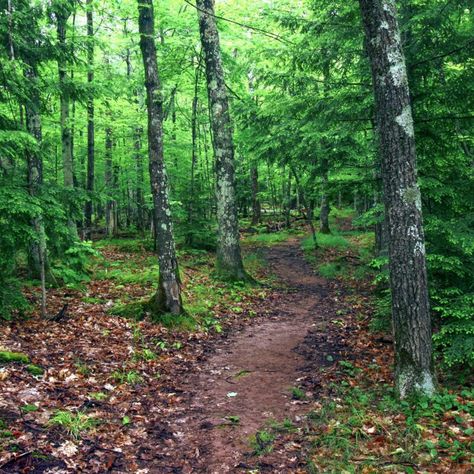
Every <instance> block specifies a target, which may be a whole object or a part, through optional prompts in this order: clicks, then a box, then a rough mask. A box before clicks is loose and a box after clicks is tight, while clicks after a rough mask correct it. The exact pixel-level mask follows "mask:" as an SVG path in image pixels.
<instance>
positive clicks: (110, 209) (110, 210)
mask: <svg viewBox="0 0 474 474" xmlns="http://www.w3.org/2000/svg"><path fill="white" fill-rule="evenodd" d="M112 147H113V141H112V129H111V128H110V127H107V128H106V130H105V188H106V192H107V194H108V195H109V196H108V198H107V202H106V204H105V227H106V234H107V237H114V236H116V235H117V220H116V218H115V214H116V207H117V203H116V201H115V199H114V197H113V195H114V193H115V191H116V189H115V179H114V175H113V161H112V155H113V153H112Z"/></svg>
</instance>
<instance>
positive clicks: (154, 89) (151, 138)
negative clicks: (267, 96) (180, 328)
mask: <svg viewBox="0 0 474 474" xmlns="http://www.w3.org/2000/svg"><path fill="white" fill-rule="evenodd" d="M138 12H139V19H138V26H139V31H140V48H141V51H142V56H143V65H144V69H145V86H146V91H147V107H148V153H149V159H150V181H151V192H152V195H153V201H154V214H155V225H156V228H155V232H156V243H157V251H158V263H159V268H160V276H159V282H158V291H157V293H156V295H155V297H154V298H153V306H152V308H153V310H154V311H155V312H158V313H159V312H170V313H172V314H180V313H182V311H183V306H182V302H181V288H180V286H181V282H180V278H179V270H178V260H177V258H176V250H175V244H174V238H173V229H172V221H171V210H170V204H169V198H168V183H167V177H166V169H165V162H164V156H163V96H162V91H161V84H160V80H159V75H158V63H157V58H156V45H155V40H154V38H155V27H154V14H153V0H138Z"/></svg>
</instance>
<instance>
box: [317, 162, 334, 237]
mask: <svg viewBox="0 0 474 474" xmlns="http://www.w3.org/2000/svg"><path fill="white" fill-rule="evenodd" d="M328 168H329V164H328V159H327V158H323V159H322V163H321V177H322V180H323V182H322V193H321V209H320V212H319V231H320V232H321V234H330V233H331V229H330V228H329V212H330V210H331V208H330V207H329V201H328V197H327V189H328V182H329V179H328Z"/></svg>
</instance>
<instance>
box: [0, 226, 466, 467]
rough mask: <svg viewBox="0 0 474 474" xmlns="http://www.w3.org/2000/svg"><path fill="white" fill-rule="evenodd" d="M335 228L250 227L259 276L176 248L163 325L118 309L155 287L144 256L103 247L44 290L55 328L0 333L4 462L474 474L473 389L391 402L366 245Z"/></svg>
mask: <svg viewBox="0 0 474 474" xmlns="http://www.w3.org/2000/svg"><path fill="white" fill-rule="evenodd" d="M339 227H340V232H338V233H337V235H335V236H331V237H327V238H323V240H322V241H321V242H320V244H321V247H320V248H319V249H318V250H317V251H315V250H314V249H312V247H311V241H309V240H308V239H306V240H303V241H302V239H301V233H299V234H298V233H297V234H291V233H288V232H281V233H278V234H269V235H266V236H260V235H257V236H250V237H248V238H247V239H246V241H245V242H244V248H245V249H246V264H247V267H248V268H249V269H250V270H251V272H252V274H253V275H254V276H255V277H256V278H257V279H258V280H259V281H261V282H263V284H262V285H259V286H243V285H235V284H234V285H231V284H225V283H222V282H219V281H217V280H215V279H214V278H213V277H212V261H211V256H210V255H209V254H208V253H206V252H188V253H186V254H182V255H181V262H182V272H183V277H184V278H183V279H184V287H185V302H186V306H187V308H188V311H189V314H188V316H185V317H181V318H178V319H174V320H172V319H171V318H166V317H165V318H163V319H161V320H160V321H158V322H157V321H155V322H152V321H150V320H149V318H147V319H145V320H143V321H135V320H133V319H131V318H130V317H128V318H127V317H121V316H133V314H134V311H136V308H137V304H136V303H137V301H140V299H142V298H145V297H147V295H149V294H150V291H151V289H152V288H153V282H154V278H155V277H156V262H155V261H154V256H153V254H152V252H150V251H149V250H148V249H147V247H146V245H145V244H143V243H142V242H140V241H112V242H107V243H100V244H99V245H98V248H99V250H100V251H101V254H102V255H103V258H100V259H97V262H96V263H95V265H94V267H93V269H92V270H93V278H92V280H91V281H90V282H89V283H88V284H87V285H85V286H84V287H77V288H76V287H73V288H70V289H68V290H64V288H62V289H59V288H58V289H55V290H52V291H50V300H49V301H50V312H51V313H53V311H54V312H57V310H58V309H59V308H61V307H62V305H63V304H64V303H65V302H67V303H68V305H69V307H68V313H67V316H66V318H65V319H64V320H61V321H59V322H46V321H44V320H41V319H40V318H38V317H37V316H36V315H32V316H31V317H30V318H29V319H28V320H26V321H20V322H17V323H12V324H10V325H9V326H3V327H2V328H1V329H0V348H3V349H2V350H9V351H14V352H21V353H23V354H25V355H27V356H28V362H27V361H26V360H25V361H23V363H20V362H17V363H7V364H3V367H1V368H0V393H1V399H0V449H1V454H0V472H5V473H17V472H18V473H41V472H45V473H48V472H49V473H69V472H71V473H73V472H85V473H107V472H110V473H140V474H145V473H150V474H152V473H183V474H187V473H193V472H195V473H210V474H211V473H219V474H220V473H225V472H230V473H232V472H236V473H238V472H242V473H259V472H262V473H263V472H269V473H304V472H310V473H319V472H363V473H372V472H406V473H415V472H459V473H468V472H472V464H471V463H472V456H473V453H472V450H473V437H472V435H473V428H474V421H473V414H474V413H473V398H474V397H473V391H472V390H469V389H466V388H462V387H454V388H452V389H451V390H450V391H447V390H444V391H443V392H442V393H441V394H440V395H439V396H437V397H436V398H435V400H431V401H428V400H417V401H410V402H398V401H397V400H396V399H395V398H394V396H393V392H392V389H391V383H392V380H391V365H392V355H391V353H392V343H391V338H390V336H388V335H387V334H386V333H384V332H377V331H374V329H373V324H372V323H373V315H374V298H373V291H374V288H373V286H372V285H371V283H370V278H369V276H368V275H367V268H366V266H365V262H366V261H367V252H366V248H367V247H368V246H369V245H370V241H369V240H370V239H368V234H365V233H363V232H353V231H352V230H351V229H350V228H349V226H347V223H346V222H345V221H341V222H340V226H339ZM322 237H323V236H322ZM323 275H324V277H323ZM27 291H28V294H29V296H30V298H31V299H32V302H34V301H35V298H37V294H36V290H35V289H34V288H33V289H28V290H27ZM32 364H34V366H33V365H32Z"/></svg>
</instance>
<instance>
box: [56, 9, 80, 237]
mask: <svg viewBox="0 0 474 474" xmlns="http://www.w3.org/2000/svg"><path fill="white" fill-rule="evenodd" d="M69 7H70V4H69V3H67V2H66V3H64V4H63V5H61V6H58V8H57V11H56V21H57V36H58V43H59V52H60V53H59V57H58V73H59V89H60V94H59V99H60V123H61V145H62V152H61V155H62V160H63V176H64V187H65V188H66V189H73V188H74V167H73V157H72V130H71V124H70V118H69V110H70V99H69V96H70V93H69V87H70V86H69V84H68V76H67V65H68V51H67V44H66V25H67V20H68V18H69V16H70V15H71V13H72V10H71V9H70V8H69ZM68 227H69V229H70V231H71V233H72V235H73V236H74V237H77V227H76V223H75V222H74V219H72V217H71V212H69V217H68Z"/></svg>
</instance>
